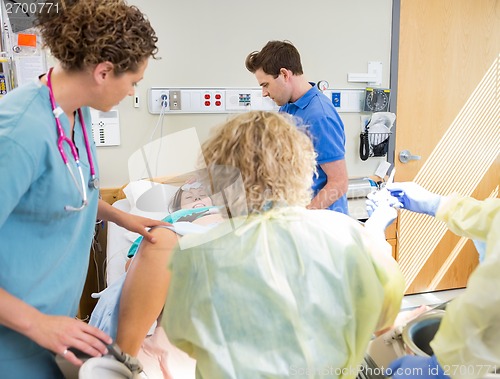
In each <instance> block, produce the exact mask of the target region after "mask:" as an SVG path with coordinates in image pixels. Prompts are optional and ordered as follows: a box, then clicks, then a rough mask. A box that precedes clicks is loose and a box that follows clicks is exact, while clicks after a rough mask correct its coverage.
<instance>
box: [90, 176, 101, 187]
mask: <svg viewBox="0 0 500 379" xmlns="http://www.w3.org/2000/svg"><path fill="white" fill-rule="evenodd" d="M89 188H90V189H96V190H98V189H99V179H98V178H92V179H90V180H89Z"/></svg>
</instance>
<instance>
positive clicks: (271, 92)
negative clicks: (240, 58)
mask: <svg viewBox="0 0 500 379" xmlns="http://www.w3.org/2000/svg"><path fill="white" fill-rule="evenodd" d="M245 65H246V67H247V69H248V71H250V72H251V73H253V74H254V75H255V78H256V79H257V81H258V83H259V85H260V86H261V87H262V95H263V96H264V97H270V98H271V99H273V100H274V102H275V103H276V104H278V105H279V106H280V112H286V113H289V114H291V115H294V116H296V117H298V118H300V119H301V120H302V122H303V123H304V124H305V125H306V126H307V127H308V130H309V133H310V135H311V138H312V141H313V144H314V149H315V150H316V153H317V154H318V156H317V158H316V162H317V171H318V175H317V176H316V177H315V178H314V184H313V191H314V198H313V199H312V201H311V203H310V204H309V205H308V208H311V209H331V210H334V211H338V212H342V213H345V214H347V213H348V211H347V197H346V193H347V185H348V177H347V168H346V164H345V133H344V124H343V123H342V120H341V119H340V117H339V115H338V113H337V111H336V110H335V108H334V106H333V103H332V102H331V101H330V100H329V99H328V98H327V97H326V96H324V95H323V94H322V93H321V92H320V91H319V89H318V88H317V87H316V85H315V84H314V83H311V82H308V81H307V80H306V78H305V77H304V73H303V70H302V64H301V61H300V54H299V52H298V50H297V49H296V48H295V46H293V45H292V44H291V43H290V42H289V41H269V42H268V43H267V44H266V45H265V46H264V47H263V48H262V50H261V51H254V52H252V53H250V54H249V55H248V56H247V58H246V61H245Z"/></svg>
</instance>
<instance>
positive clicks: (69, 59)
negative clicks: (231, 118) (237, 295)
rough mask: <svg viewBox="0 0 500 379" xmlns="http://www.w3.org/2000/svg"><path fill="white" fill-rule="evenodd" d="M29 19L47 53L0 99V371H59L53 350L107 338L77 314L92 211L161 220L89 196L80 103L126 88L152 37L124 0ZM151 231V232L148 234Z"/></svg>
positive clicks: (86, 116)
mask: <svg viewBox="0 0 500 379" xmlns="http://www.w3.org/2000/svg"><path fill="white" fill-rule="evenodd" d="M37 26H38V28H39V31H40V34H41V36H42V39H43V41H44V43H45V45H46V46H47V47H48V48H49V49H50V51H51V54H52V56H53V57H54V58H55V59H56V60H57V64H56V65H55V67H54V68H51V69H50V70H49V71H48V73H47V74H46V75H42V76H41V77H40V78H39V80H36V81H33V82H32V83H29V84H25V85H23V86H22V87H19V88H17V89H15V90H13V91H11V92H10V93H9V94H7V95H6V96H5V97H4V98H2V99H1V100H0V177H1V178H2V179H1V183H2V184H1V185H0V201H1V206H0V241H1V244H0V376H1V377H2V378H3V379H10V378H37V379H43V378H50V379H54V378H61V377H62V374H61V372H60V371H59V369H58V367H57V365H56V363H55V359H54V357H55V354H60V355H62V356H64V358H66V359H67V360H68V361H70V362H71V363H73V364H76V365H80V364H81V363H82V362H81V361H80V360H79V359H78V358H77V357H76V356H75V355H74V354H73V352H72V351H71V348H74V349H78V350H80V351H83V352H85V353H87V354H89V355H91V356H100V355H102V354H105V353H106V351H107V348H106V346H107V344H109V343H110V342H111V338H110V337H109V336H107V335H106V334H104V333H103V332H101V331H100V330H98V329H97V328H94V327H91V326H89V325H88V324H86V323H85V322H82V321H80V320H77V319H75V315H76V313H77V309H78V304H79V299H80V296H81V293H82V289H83V286H84V282H85V278H86V273H87V267H88V258H89V251H90V246H91V242H92V238H93V232H94V226H95V222H96V219H97V218H99V219H103V220H107V221H112V222H115V223H117V224H118V225H120V226H122V227H125V228H127V229H129V230H131V231H135V232H138V233H141V234H142V235H144V236H145V237H146V238H147V239H148V240H149V241H151V240H152V236H151V235H150V234H149V232H146V228H147V227H151V226H154V225H158V224H160V222H157V221H154V220H150V219H146V218H142V217H136V216H130V215H128V214H126V213H123V212H121V211H119V210H117V209H115V208H113V207H111V206H110V205H109V204H107V203H105V202H104V201H102V200H99V190H98V167H97V162H96V151H95V146H94V144H93V143H92V142H91V141H89V139H90V138H91V119H90V113H89V108H88V107H93V108H95V109H98V110H100V111H104V112H106V111H109V110H110V109H111V108H112V107H113V106H115V105H117V104H118V103H119V102H120V101H121V100H122V99H123V98H124V97H126V96H127V95H129V96H130V95H132V94H133V93H134V85H135V84H136V83H137V82H139V81H140V80H141V79H142V77H143V73H144V71H145V69H146V67H147V64H148V60H149V58H150V57H154V56H155V54H156V52H157V47H156V43H157V37H156V36H155V32H154V30H153V28H152V27H151V25H150V23H149V21H148V20H147V19H146V17H145V16H144V15H143V14H142V13H141V12H140V11H139V10H138V9H137V8H136V7H134V6H129V5H127V4H126V3H124V2H123V1H122V0H110V1H106V2H102V1H98V0H86V1H64V2H63V1H62V0H61V1H59V2H58V1H56V2H54V4H53V6H52V7H51V8H50V9H49V7H44V8H43V12H42V11H40V13H39V14H38V18H37ZM153 242H154V240H153Z"/></svg>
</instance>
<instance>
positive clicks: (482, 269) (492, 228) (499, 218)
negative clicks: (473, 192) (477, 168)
mask: <svg viewBox="0 0 500 379" xmlns="http://www.w3.org/2000/svg"><path fill="white" fill-rule="evenodd" d="M436 218H438V219H441V220H442V221H445V222H446V223H447V225H448V227H449V228H450V230H452V231H453V232H455V233H456V234H459V235H461V236H465V237H469V238H473V239H477V240H482V241H486V258H485V260H484V262H483V263H481V264H480V265H479V266H478V267H477V269H476V270H475V271H474V272H473V274H472V275H471V277H470V278H469V282H468V284H467V289H466V290H465V291H464V293H463V294H461V295H460V296H459V297H457V298H456V299H455V300H453V301H452V302H451V303H450V304H449V305H448V307H447V310H446V314H445V316H444V318H443V320H442V323H441V326H440V328H439V330H438V332H437V333H436V336H435V337H434V340H433V341H432V342H431V347H432V349H433V351H434V353H435V355H436V357H437V358H438V361H439V362H440V364H441V365H442V366H443V368H444V370H445V372H446V373H447V374H448V375H449V376H451V377H452V378H453V379H456V378H464V379H465V378H467V379H474V378H480V377H482V376H484V375H485V374H486V372H487V371H489V370H491V369H494V368H495V367H496V368H499V367H500V343H499V342H498V341H500V291H499V287H500V276H499V272H500V199H497V198H493V199H487V200H484V201H479V200H475V199H473V198H464V197H459V196H453V197H450V198H445V199H444V201H443V202H442V204H441V205H440V207H439V209H438V212H437V214H436Z"/></svg>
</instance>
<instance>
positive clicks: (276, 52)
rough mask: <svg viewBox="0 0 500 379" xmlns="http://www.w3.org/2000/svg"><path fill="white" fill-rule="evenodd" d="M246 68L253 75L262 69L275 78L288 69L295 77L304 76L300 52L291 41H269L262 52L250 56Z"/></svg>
mask: <svg viewBox="0 0 500 379" xmlns="http://www.w3.org/2000/svg"><path fill="white" fill-rule="evenodd" d="M245 66H246V67H247V70H248V71H250V72H251V73H253V74H254V73H255V71H257V70H258V69H262V71H264V72H265V73H266V74H268V75H273V76H274V77H275V78H277V77H278V75H279V74H280V69H282V68H286V69H287V70H290V71H292V72H293V74H294V75H302V74H303V73H304V72H303V71H302V63H300V54H299V51H298V50H297V49H296V48H295V46H293V44H292V43H291V42H290V41H286V40H285V41H269V42H268V43H267V44H266V46H264V47H263V48H262V50H261V51H254V52H252V53H250V54H248V56H247V58H246V60H245Z"/></svg>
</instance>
